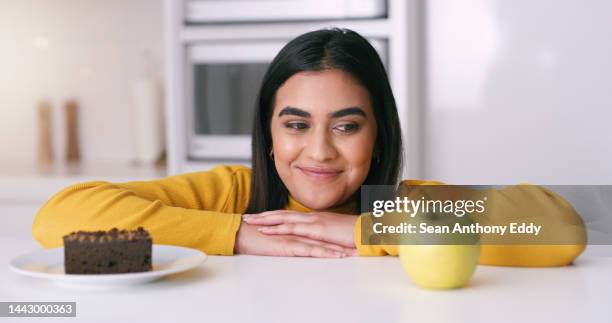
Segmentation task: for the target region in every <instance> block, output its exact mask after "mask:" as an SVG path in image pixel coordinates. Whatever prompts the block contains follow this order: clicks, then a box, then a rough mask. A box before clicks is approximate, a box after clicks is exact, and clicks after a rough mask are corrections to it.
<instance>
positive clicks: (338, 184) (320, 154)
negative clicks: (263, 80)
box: [271, 69, 377, 211]
mask: <svg viewBox="0 0 612 323" xmlns="http://www.w3.org/2000/svg"><path fill="white" fill-rule="evenodd" d="M271 132H272V145H273V151H274V164H275V166H276V170H277V171H278V174H279V175H280V178H281V180H282V181H283V183H284V184H285V186H286V187H287V189H288V190H289V193H290V194H291V196H292V197H293V198H294V199H296V200H297V201H298V202H300V203H301V204H302V205H304V206H306V207H309V208H311V209H313V210H319V211H321V210H326V209H329V208H332V207H334V206H337V205H338V204H341V203H343V202H345V201H346V200H347V199H349V198H350V197H351V196H352V195H353V194H354V193H355V192H356V191H357V189H358V188H359V186H360V185H361V184H362V183H363V182H364V181H365V179H366V177H367V176H368V172H369V169H370V164H371V162H372V154H373V150H374V143H375V142H376V133H377V130H376V120H375V118H374V114H373V112H372V107H371V104H370V97H369V94H368V91H367V89H365V88H364V87H363V86H361V85H360V84H359V83H358V82H357V81H355V80H354V79H353V78H352V77H351V75H349V74H347V73H346V72H343V71H340V70H337V69H326V70H323V71H317V72H300V73H297V74H295V75H293V76H292V77H290V78H289V79H288V80H287V81H286V82H285V83H284V84H283V85H282V86H281V87H280V88H279V89H278V91H277V93H276V101H275V104H274V110H273V114H272V121H271Z"/></svg>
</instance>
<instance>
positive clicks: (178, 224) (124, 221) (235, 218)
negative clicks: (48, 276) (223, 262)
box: [32, 167, 249, 255]
mask: <svg viewBox="0 0 612 323" xmlns="http://www.w3.org/2000/svg"><path fill="white" fill-rule="evenodd" d="M248 175H249V174H248V172H245V171H244V170H243V169H241V168H240V167H217V168H215V169H213V170H211V171H209V172H200V173H191V174H184V175H179V176H173V177H167V178H164V179H160V180H155V181H148V182H129V183H108V182H88V183H81V184H76V185H73V186H70V187H68V188H66V189H64V190H63V191H61V192H59V193H58V194H56V195H55V196H53V197H52V198H51V199H50V200H49V201H48V202H47V203H46V204H45V205H44V206H43V207H42V208H41V209H40V210H39V212H38V214H37V216H36V218H35V220H34V223H33V225H32V234H33V236H34V238H35V239H36V240H37V241H38V242H39V243H40V244H41V245H43V246H44V247H47V248H50V247H60V246H61V245H62V236H63V235H65V234H67V233H70V232H71V231H77V230H107V229H110V228H112V227H119V228H127V229H133V228H136V227H138V226H143V227H144V228H146V229H147V230H149V232H150V233H151V235H152V237H153V241H154V243H158V244H170V245H179V246H186V247H192V248H197V249H200V250H203V251H205V252H207V253H210V254H221V255H231V254H232V253H233V251H234V241H235V236H236V232H237V231H238V228H239V226H240V221H241V218H240V213H241V212H242V211H240V208H244V207H246V201H247V199H248V192H243V191H242V190H243V189H244V187H245V185H241V183H240V182H241V181H246V180H247V179H246V178H245V176H248ZM242 184H244V183H242ZM247 187H248V186H247ZM245 195H246V197H245Z"/></svg>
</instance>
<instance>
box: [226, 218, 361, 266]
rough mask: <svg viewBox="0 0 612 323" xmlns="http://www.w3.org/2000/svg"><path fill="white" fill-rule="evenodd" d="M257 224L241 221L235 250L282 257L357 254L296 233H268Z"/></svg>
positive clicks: (243, 252) (355, 251)
mask: <svg viewBox="0 0 612 323" xmlns="http://www.w3.org/2000/svg"><path fill="white" fill-rule="evenodd" d="M258 228H260V227H259V226H256V225H251V224H248V223H244V222H243V223H241V224H240V229H239V230H238V234H237V235H236V243H235V246H234V252H235V253H239V254H248V255H259V256H280V257H292V256H298V257H318V258H342V257H348V256H357V255H358V254H357V250H355V249H352V248H345V247H342V246H339V245H336V244H333V243H328V242H323V241H317V240H313V239H309V238H305V237H300V236H295V235H266V234H263V233H262V232H260V231H259V230H257V229H258Z"/></svg>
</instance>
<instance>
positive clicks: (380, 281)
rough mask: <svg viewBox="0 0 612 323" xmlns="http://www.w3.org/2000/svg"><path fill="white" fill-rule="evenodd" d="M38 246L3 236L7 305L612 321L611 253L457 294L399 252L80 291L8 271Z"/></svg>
mask: <svg viewBox="0 0 612 323" xmlns="http://www.w3.org/2000/svg"><path fill="white" fill-rule="evenodd" d="M38 248H39V247H38V246H37V245H36V244H35V242H34V241H32V240H31V239H30V238H28V237H25V236H10V235H9V236H6V235H5V236H3V237H2V238H0V262H1V263H2V266H0V301H30V302H33V301H76V302H77V318H76V321H78V322H111V321H112V322H164V323H167V322H189V321H193V322H196V321H197V322H215V323H217V322H400V321H401V322H451V321H452V322H535V321H540V322H541V321H545V320H546V321H550V322H609V321H608V320H609V310H608V307H609V302H610V299H611V296H612V279H611V274H612V258H607V257H588V256H587V257H581V258H579V260H578V261H577V263H576V264H575V265H574V266H569V267H563V268H539V269H528V268H507V267H490V266H480V267H479V268H478V269H477V271H476V273H475V276H474V277H473V280H472V282H471V283H470V285H469V286H468V287H467V288H464V289H459V290H451V291H429V290H423V289H419V288H417V287H416V286H415V285H413V284H412V283H411V281H410V280H409V279H408V277H407V276H406V275H405V274H404V272H403V271H402V268H401V265H400V263H399V261H398V259H397V258H395V257H375V258H348V259H313V258H274V257H254V256H234V257H218V256H217V257H215V256H213V257H209V259H208V260H207V261H206V262H205V263H204V264H203V265H202V266H201V267H199V268H197V269H195V270H192V271H189V272H185V273H181V274H176V275H174V276H170V277H168V278H165V279H163V280H160V281H156V282H153V283H149V284H145V285H139V286H135V287H129V288H121V289H111V290H101V291H100V290H98V291H93V290H75V289H69V288H67V287H61V286H58V285H54V284H51V283H47V282H45V281H38V280H34V279H28V278H22V277H20V276H17V275H15V274H14V273H12V272H10V271H9V269H8V266H7V264H8V262H9V260H10V259H12V258H13V257H15V256H18V255H20V254H22V253H25V252H28V251H32V250H36V249H38ZM2 320H3V319H2V318H0V321H2ZM4 320H9V318H4ZM38 320H41V321H42V320H44V321H45V322H54V321H58V320H62V319H60V318H40V319H38ZM64 320H68V319H67V318H64ZM74 321H75V319H74V318H72V319H70V322H74Z"/></svg>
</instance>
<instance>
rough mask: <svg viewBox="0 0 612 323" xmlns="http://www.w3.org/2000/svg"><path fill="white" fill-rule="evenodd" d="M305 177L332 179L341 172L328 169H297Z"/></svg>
mask: <svg viewBox="0 0 612 323" xmlns="http://www.w3.org/2000/svg"><path fill="white" fill-rule="evenodd" d="M297 168H298V169H299V170H300V171H301V172H302V173H304V174H305V175H307V176H309V177H312V178H315V179H333V178H336V177H337V176H338V175H340V173H342V171H341V170H337V169H330V168H317V167H299V166H298V167H297Z"/></svg>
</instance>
